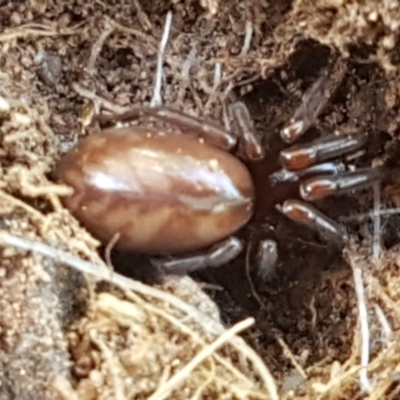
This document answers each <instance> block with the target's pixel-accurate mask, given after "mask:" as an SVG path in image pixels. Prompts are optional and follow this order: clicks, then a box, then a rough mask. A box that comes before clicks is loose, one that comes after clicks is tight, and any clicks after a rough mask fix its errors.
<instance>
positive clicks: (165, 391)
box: [149, 318, 255, 400]
mask: <svg viewBox="0 0 400 400" xmlns="http://www.w3.org/2000/svg"><path fill="white" fill-rule="evenodd" d="M254 322H255V321H254V319H253V318H247V319H245V320H244V321H241V322H239V323H237V324H236V325H234V326H232V327H231V328H230V329H228V330H227V331H225V332H224V333H223V334H222V335H221V336H220V337H219V338H218V339H216V340H215V341H214V342H213V343H211V344H210V345H209V346H207V347H205V348H204V349H203V350H201V351H200V353H198V354H197V355H196V356H195V357H194V358H193V359H192V360H191V361H190V362H189V363H188V364H186V366H185V367H183V368H182V369H181V370H180V371H179V372H177V373H176V374H175V375H174V376H172V378H171V379H169V380H168V381H167V382H166V383H165V384H164V385H163V386H161V387H160V388H159V389H158V390H157V391H156V392H155V393H153V395H152V396H150V397H149V400H162V399H165V398H168V396H169V395H170V394H171V392H172V391H173V390H174V389H176V387H177V386H179V385H180V384H181V383H182V381H183V380H184V379H185V378H186V377H187V376H188V375H189V374H190V373H191V372H192V371H193V370H194V369H195V368H196V367H197V366H198V365H199V364H200V363H202V362H203V361H204V360H205V359H206V358H207V357H209V356H210V355H211V354H212V353H214V352H215V351H216V350H217V349H218V348H220V347H221V346H222V345H223V344H224V343H226V342H228V341H229V340H230V339H231V338H232V337H234V336H235V335H237V334H238V333H239V332H241V331H243V330H245V329H247V328H249V327H250V326H251V325H253V324H254Z"/></svg>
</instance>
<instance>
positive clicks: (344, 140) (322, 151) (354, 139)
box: [280, 133, 368, 171]
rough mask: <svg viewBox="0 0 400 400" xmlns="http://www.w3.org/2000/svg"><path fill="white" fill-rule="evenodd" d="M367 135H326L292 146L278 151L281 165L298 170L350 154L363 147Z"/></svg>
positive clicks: (291, 169)
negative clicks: (304, 143)
mask: <svg viewBox="0 0 400 400" xmlns="http://www.w3.org/2000/svg"><path fill="white" fill-rule="evenodd" d="M367 139H368V135H367V134H365V133H357V134H353V135H342V136H338V135H336V134H333V135H328V136H326V137H323V138H321V139H318V140H315V141H314V142H312V143H310V144H306V145H299V146H293V147H290V148H288V149H284V150H282V151H281V152H280V162H281V164H282V167H283V168H285V169H287V170H289V171H299V170H303V169H305V168H309V167H311V166H313V165H315V164H317V163H321V162H324V161H327V160H332V159H335V158H338V157H340V158H343V157H345V156H349V155H352V154H354V153H356V152H358V151H359V150H361V149H362V148H363V147H365V145H366V142H367Z"/></svg>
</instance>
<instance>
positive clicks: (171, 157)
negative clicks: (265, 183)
mask: <svg viewBox="0 0 400 400" xmlns="http://www.w3.org/2000/svg"><path fill="white" fill-rule="evenodd" d="M58 176H59V178H60V179H61V180H62V181H63V182H64V183H65V184H67V185H69V186H71V187H72V188H73V189H74V194H73V195H71V196H70V197H68V198H66V200H65V205H66V206H67V207H68V208H69V209H70V211H71V212H72V213H73V215H75V217H76V218H78V219H79V220H80V221H81V222H82V223H83V224H84V225H85V227H86V228H87V229H88V230H89V231H90V232H91V233H92V234H93V235H94V236H95V237H97V238H99V239H101V240H102V241H103V242H105V243H107V242H109V241H110V240H112V239H113V238H114V237H115V235H117V234H118V235H119V239H118V242H117V244H116V247H118V248H120V249H124V250H130V251H137V252H144V253H149V254H177V253H181V252H187V251H193V250H198V249H201V248H203V247H206V246H209V245H211V244H213V243H215V242H217V241H219V240H221V239H223V238H225V237H227V236H229V235H230V234H232V233H233V232H235V231H236V230H238V229H239V228H240V227H241V226H243V225H244V224H245V223H246V222H247V221H248V220H249V218H250V217H251V215H252V210H253V196H254V192H253V184H252V180H251V177H250V175H249V172H248V171H247V169H246V167H245V166H244V165H243V164H242V163H241V162H240V161H239V160H238V159H236V158H235V157H234V156H232V155H231V154H229V153H226V152H224V151H222V150H219V149H217V148H214V147H211V146H209V145H206V144H204V143H203V142H202V141H201V140H199V139H196V138H193V137H191V136H188V135H180V134H173V133H168V134H167V133H165V132H158V131H157V132H156V131H152V130H149V129H142V128H138V127H134V128H124V129H112V130H108V131H104V132H103V133H101V134H98V135H93V136H90V137H88V138H86V139H85V140H83V141H82V142H81V143H79V144H78V145H77V146H76V147H75V148H74V149H72V150H71V151H70V152H69V153H67V154H66V155H65V156H64V158H63V159H62V160H61V162H60V164H59V167H58Z"/></svg>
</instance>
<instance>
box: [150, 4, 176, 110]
mask: <svg viewBox="0 0 400 400" xmlns="http://www.w3.org/2000/svg"><path fill="white" fill-rule="evenodd" d="M171 25H172V12H171V11H170V12H169V13H168V14H167V18H166V20H165V26H164V33H163V36H162V39H161V42H160V48H159V50H158V57H157V70H156V77H155V81H154V93H153V98H152V99H151V102H150V106H151V107H154V106H159V105H161V104H162V99H161V85H162V78H163V71H162V67H163V57H164V52H165V47H166V46H167V43H168V38H169V33H170V31H171Z"/></svg>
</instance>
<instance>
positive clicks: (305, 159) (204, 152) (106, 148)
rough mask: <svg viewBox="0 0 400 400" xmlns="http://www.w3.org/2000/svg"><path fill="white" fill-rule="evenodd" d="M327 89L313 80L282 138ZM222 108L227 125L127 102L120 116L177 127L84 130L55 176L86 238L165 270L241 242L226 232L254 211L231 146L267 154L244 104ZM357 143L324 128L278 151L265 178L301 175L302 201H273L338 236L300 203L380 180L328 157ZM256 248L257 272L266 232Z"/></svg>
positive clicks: (300, 127) (231, 251) (249, 186)
mask: <svg viewBox="0 0 400 400" xmlns="http://www.w3.org/2000/svg"><path fill="white" fill-rule="evenodd" d="M331 89H332V82H331V80H330V78H329V77H328V76H324V77H322V78H321V79H319V80H318V81H317V82H316V83H315V84H314V85H313V86H312V87H311V89H310V90H309V91H308V92H307V93H306V94H305V95H304V97H303V101H302V104H301V106H300V107H299V108H298V109H297V110H296V112H295V113H294V116H293V118H292V119H291V120H290V122H289V123H288V124H287V126H285V127H284V128H283V129H282V131H281V137H282V139H283V141H285V142H287V143H292V142H294V141H295V140H297V138H299V137H300V136H301V135H302V134H303V133H304V132H305V131H306V130H307V129H308V128H309V127H310V126H311V125H312V124H313V123H314V122H315V120H316V118H318V116H319V115H320V113H321V111H322V110H323V109H324V107H325V106H326V104H327V102H328V101H329V98H330V95H331V93H330V92H331V91H332V90H331ZM327 93H328V94H327ZM229 109H230V115H231V117H232V118H231V119H232V121H233V127H234V130H233V131H232V132H229V131H226V130H225V129H223V128H221V127H219V126H218V125H216V124H214V123H211V122H204V121H203V120H201V119H198V118H195V117H191V116H189V115H186V114H184V113H182V112H179V111H176V110H174V109H171V108H167V107H140V108H134V109H132V111H130V112H128V113H127V114H124V115H120V116H118V117H117V119H118V120H120V121H126V120H129V119H132V118H134V117H138V116H150V117H153V118H155V119H158V120H160V121H162V122H166V123H169V124H171V125H173V126H175V127H177V128H178V129H179V130H180V131H181V132H180V134H179V132H169V131H168V130H166V129H154V128H145V127H139V126H134V127H127V128H111V129H107V130H105V131H102V132H101V133H100V134H97V135H91V136H89V137H87V138H86V139H84V140H83V141H82V142H80V143H79V144H78V145H77V146H76V147H75V148H74V149H72V150H71V151H70V152H68V153H67V154H66V155H65V156H64V157H63V158H62V159H61V162H60V164H59V166H58V176H59V178H60V179H61V180H62V181H63V182H64V183H66V184H67V185H70V186H71V187H72V188H73V189H74V193H73V194H72V195H71V196H70V197H68V198H66V199H65V204H66V206H67V207H68V208H69V209H70V211H71V212H72V214H73V215H75V216H76V217H77V218H78V219H79V220H80V221H81V222H82V223H83V225H84V226H85V227H86V228H87V229H88V230H89V231H90V232H91V233H92V234H93V235H94V236H96V237H98V238H99V239H101V240H102V241H104V242H105V243H108V242H110V241H112V240H113V241H114V240H115V243H116V247H117V248H119V249H122V250H127V251H134V252H140V253H147V254H150V255H152V256H155V257H153V259H152V260H153V264H154V265H157V266H159V267H161V268H162V269H163V270H164V271H167V272H180V271H194V270H198V269H200V268H204V267H207V266H212V267H216V266H220V265H223V264H225V263H227V262H228V261H230V260H232V259H234V258H235V257H237V256H238V254H239V253H240V252H241V251H242V249H243V244H242V242H241V241H240V240H239V239H237V238H235V237H234V236H232V235H233V234H234V233H235V232H237V231H238V230H239V229H240V228H241V227H243V226H244V225H245V224H246V223H247V222H248V221H249V220H250V219H251V218H252V215H253V212H254V201H255V191H254V185H253V181H252V177H251V175H250V173H249V171H248V169H247V167H246V166H245V165H244V164H243V163H242V162H241V161H240V160H239V159H238V158H237V157H235V156H234V155H233V154H231V153H230V152H231V151H232V150H236V151H237V152H238V153H239V154H240V155H241V157H242V158H244V159H245V160H246V161H248V162H252V161H254V160H259V159H261V158H264V157H265V154H264V153H265V152H264V149H263V146H262V144H261V140H260V138H259V136H258V134H257V133H256V132H255V130H254V128H253V123H252V120H251V118H250V116H249V113H248V110H247V108H246V106H245V105H244V103H242V102H235V103H233V104H232V105H231V106H230V107H229ZM182 133H183V134H182ZM365 143H366V135H364V134H355V135H347V136H337V135H330V136H328V137H325V138H323V139H319V140H317V141H314V142H313V143H310V144H307V145H303V146H294V147H291V148H288V149H285V150H282V151H281V153H280V162H281V165H282V169H281V170H280V171H277V172H275V173H273V174H272V176H271V179H272V180H273V181H274V182H276V183H279V182H287V181H300V197H301V198H302V199H303V200H304V201H302V200H286V201H285V202H284V203H283V204H282V205H281V206H278V209H279V210H280V211H281V212H282V213H283V214H284V215H286V216H287V217H289V218H291V219H293V220H295V221H297V222H300V223H302V224H305V225H307V226H309V227H312V228H314V229H317V230H318V232H319V233H320V234H322V235H323V236H325V237H327V238H329V239H332V238H333V239H334V240H342V239H343V238H344V237H345V236H346V233H345V230H344V228H343V227H342V226H341V225H340V224H338V223H337V222H335V221H333V220H332V219H330V218H328V217H327V216H325V215H324V214H322V213H321V212H320V211H318V210H317V209H316V208H315V207H313V206H312V205H311V204H309V203H308V202H309V201H314V200H317V199H319V198H321V197H324V196H327V195H331V194H336V193H343V192H348V191H353V190H356V189H360V188H364V187H366V186H368V185H371V183H372V182H375V181H376V180H378V179H380V173H379V170H377V169H360V170H354V171H347V170H346V164H345V163H344V162H337V161H332V160H337V159H338V158H340V159H341V160H344V161H346V159H347V158H349V157H350V158H351V157H353V156H354V154H358V153H359V152H360V150H362V149H363V147H364V146H365ZM303 178H305V179H304V180H303ZM259 249H260V250H259V252H258V255H259V260H258V262H259V264H260V266H261V267H260V268H261V270H262V269H270V267H271V264H273V263H275V261H276V258H277V254H276V252H277V250H276V244H275V243H274V242H273V241H271V240H264V241H262V242H261V243H260V245H259Z"/></svg>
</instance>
